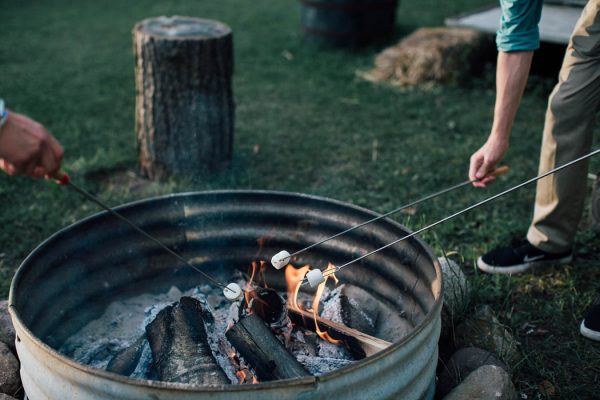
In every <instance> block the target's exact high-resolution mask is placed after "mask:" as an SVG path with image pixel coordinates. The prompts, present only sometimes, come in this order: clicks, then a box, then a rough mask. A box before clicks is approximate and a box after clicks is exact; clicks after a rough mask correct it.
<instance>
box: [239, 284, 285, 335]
mask: <svg viewBox="0 0 600 400" xmlns="http://www.w3.org/2000/svg"><path fill="white" fill-rule="evenodd" d="M250 302H251V305H249V308H251V309H252V311H253V312H255V313H256V314H257V315H258V316H259V317H260V318H261V319H262V320H263V321H265V322H266V323H267V324H268V325H269V326H271V327H275V328H281V327H282V326H284V325H285V323H286V321H287V320H288V318H287V305H286V302H285V300H283V298H282V297H281V296H280V295H279V293H277V291H276V290H275V289H270V288H259V289H257V290H256V292H255V296H254V297H253V298H252V299H251V300H250Z"/></svg>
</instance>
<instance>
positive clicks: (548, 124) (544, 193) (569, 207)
mask: <svg viewBox="0 0 600 400" xmlns="http://www.w3.org/2000/svg"><path fill="white" fill-rule="evenodd" d="M599 105H600V0H590V1H588V3H587V5H586V6H585V8H584V9H583V11H582V14H581V17H580V18H579V20H578V21H577V24H576V25H575V29H574V31H573V34H572V35H571V39H570V41H569V46H568V47H567V51H566V53H565V57H564V60H563V65H562V67H561V70H560V74H559V80H558V84H557V85H556V87H555V88H554V90H553V91H552V94H551V95H550V98H549V100H548V108H547V110H546V121H545V125H544V134H543V139H542V149H541V154H540V164H539V172H540V173H544V172H547V171H548V170H550V169H552V168H555V167H557V166H560V165H563V164H565V163H567V162H569V161H571V160H573V159H575V158H577V157H580V156H582V155H584V154H586V153H588V152H590V150H591V146H592V130H593V125H594V120H595V118H596V111H597V110H598V107H599ZM587 168H588V164H587V162H580V163H578V164H576V165H574V166H571V167H569V168H566V169H564V170H562V171H560V172H558V173H556V174H553V175H550V176H548V177H546V178H543V179H541V180H539V181H538V183H537V189H536V198H535V207H534V215H533V220H532V223H531V226H530V227H529V231H528V233H527V239H528V240H529V241H530V242H531V243H532V244H533V245H534V246H536V247H538V248H540V249H542V250H545V251H549V252H553V253H560V252H563V251H568V250H569V249H570V248H571V247H572V244H573V238H574V236H575V232H576V230H577V225H578V223H579V220H580V219H581V215H582V211H583V206H584V201H585V195H586V179H587Z"/></svg>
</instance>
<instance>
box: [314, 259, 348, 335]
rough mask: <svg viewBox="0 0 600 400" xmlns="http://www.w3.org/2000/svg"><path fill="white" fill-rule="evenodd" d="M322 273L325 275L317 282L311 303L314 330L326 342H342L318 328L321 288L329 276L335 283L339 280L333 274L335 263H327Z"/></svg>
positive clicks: (322, 288) (323, 288)
mask: <svg viewBox="0 0 600 400" xmlns="http://www.w3.org/2000/svg"><path fill="white" fill-rule="evenodd" d="M330 272H331V273H330ZM323 275H324V276H325V280H324V281H323V282H321V284H319V286H318V287H317V292H316V293H315V297H314V298H313V304H312V313H313V318H314V320H315V330H316V332H317V335H319V337H321V339H325V340H327V341H328V342H330V343H333V344H342V341H341V340H337V339H334V338H332V337H331V336H330V335H329V334H328V333H327V331H322V330H321V329H319V324H318V323H317V314H318V312H319V303H320V301H321V296H323V290H325V285H326V284H327V281H328V280H329V278H333V280H334V281H335V284H336V285H337V284H338V282H339V280H338V278H337V276H335V265H333V264H331V263H329V265H328V266H327V269H325V271H323Z"/></svg>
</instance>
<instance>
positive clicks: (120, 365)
mask: <svg viewBox="0 0 600 400" xmlns="http://www.w3.org/2000/svg"><path fill="white" fill-rule="evenodd" d="M145 341H146V337H145V336H144V335H142V336H140V337H139V338H138V339H137V340H136V341H135V342H133V344H132V345H131V346H129V347H126V348H124V349H123V350H121V351H119V352H118V353H117V354H115V356H114V357H113V358H112V359H111V360H110V361H109V363H108V365H107V366H106V370H107V371H108V372H114V373H115V374H120V375H124V376H129V375H131V374H132V373H133V371H135V367H137V365H138V363H139V361H140V356H141V355H142V350H143V348H144V344H145Z"/></svg>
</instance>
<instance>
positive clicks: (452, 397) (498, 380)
mask: <svg viewBox="0 0 600 400" xmlns="http://www.w3.org/2000/svg"><path fill="white" fill-rule="evenodd" d="M516 398H517V391H516V390H515V386H514V385H513V383H512V382H511V380H510V376H509V375H508V373H507V372H506V371H505V370H503V369H502V368H500V367H497V366H495V365H484V366H483V367H479V368H477V369H476V370H475V371H473V372H471V373H470V374H469V376H467V378H466V379H465V380H464V381H463V382H462V383H461V384H460V385H458V386H457V387H456V388H454V390H452V391H451V392H450V393H449V394H448V395H447V396H446V397H444V400H465V399H469V400H516Z"/></svg>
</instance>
